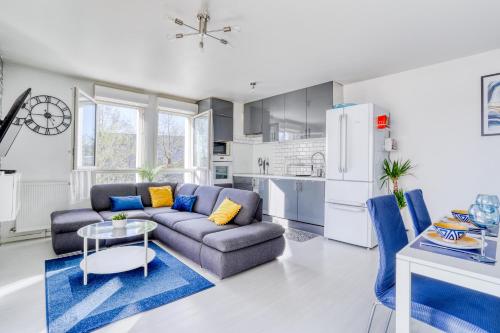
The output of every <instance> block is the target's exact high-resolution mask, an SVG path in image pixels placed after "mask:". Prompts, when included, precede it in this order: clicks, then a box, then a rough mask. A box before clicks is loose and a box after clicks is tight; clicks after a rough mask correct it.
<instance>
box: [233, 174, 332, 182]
mask: <svg viewBox="0 0 500 333" xmlns="http://www.w3.org/2000/svg"><path fill="white" fill-rule="evenodd" d="M233 177H255V178H275V179H294V180H311V181H317V182H324V181H325V178H324V177H311V176H309V177H307V176H306V177H301V176H279V175H263V174H259V173H233Z"/></svg>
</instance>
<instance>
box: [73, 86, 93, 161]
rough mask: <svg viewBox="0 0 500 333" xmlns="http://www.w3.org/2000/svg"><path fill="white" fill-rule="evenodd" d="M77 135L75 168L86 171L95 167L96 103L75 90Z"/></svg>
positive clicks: (78, 90)
mask: <svg viewBox="0 0 500 333" xmlns="http://www.w3.org/2000/svg"><path fill="white" fill-rule="evenodd" d="M75 101H76V109H77V110H78V111H77V114H76V135H75V146H76V151H75V153H76V154H75V161H74V163H75V167H76V169H85V168H90V167H94V166H95V137H96V110H97V103H96V101H95V100H94V99H93V98H92V97H90V96H88V95H87V94H85V93H84V92H83V91H81V90H80V89H78V88H75Z"/></svg>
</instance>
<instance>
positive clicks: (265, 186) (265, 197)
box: [258, 178, 269, 215]
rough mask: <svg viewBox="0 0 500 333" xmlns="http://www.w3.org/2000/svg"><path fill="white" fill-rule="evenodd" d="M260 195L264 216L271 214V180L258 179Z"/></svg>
mask: <svg viewBox="0 0 500 333" xmlns="http://www.w3.org/2000/svg"><path fill="white" fill-rule="evenodd" d="M258 183H259V186H258V189H259V195H260V197H261V198H262V214H266V215H268V214H269V179H267V178H258Z"/></svg>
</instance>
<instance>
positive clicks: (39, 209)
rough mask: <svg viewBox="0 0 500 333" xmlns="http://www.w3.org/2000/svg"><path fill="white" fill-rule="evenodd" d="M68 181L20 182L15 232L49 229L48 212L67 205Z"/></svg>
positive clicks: (64, 207)
mask: <svg viewBox="0 0 500 333" xmlns="http://www.w3.org/2000/svg"><path fill="white" fill-rule="evenodd" d="M69 197H70V196H69V183H68V182H21V201H20V208H21V209H20V211H19V215H18V217H17V219H16V232H27V231H36V230H44V229H50V213H52V212H53V211H55V210H61V209H67V208H68V206H69Z"/></svg>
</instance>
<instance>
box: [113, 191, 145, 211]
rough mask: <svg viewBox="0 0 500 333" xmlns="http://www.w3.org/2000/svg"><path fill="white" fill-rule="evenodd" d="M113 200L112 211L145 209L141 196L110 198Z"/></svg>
mask: <svg viewBox="0 0 500 333" xmlns="http://www.w3.org/2000/svg"><path fill="white" fill-rule="evenodd" d="M109 199H110V200H111V211H112V212H118V211H120V210H134V209H144V206H143V204H142V200H141V196H140V195H131V196H127V197H109Z"/></svg>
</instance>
